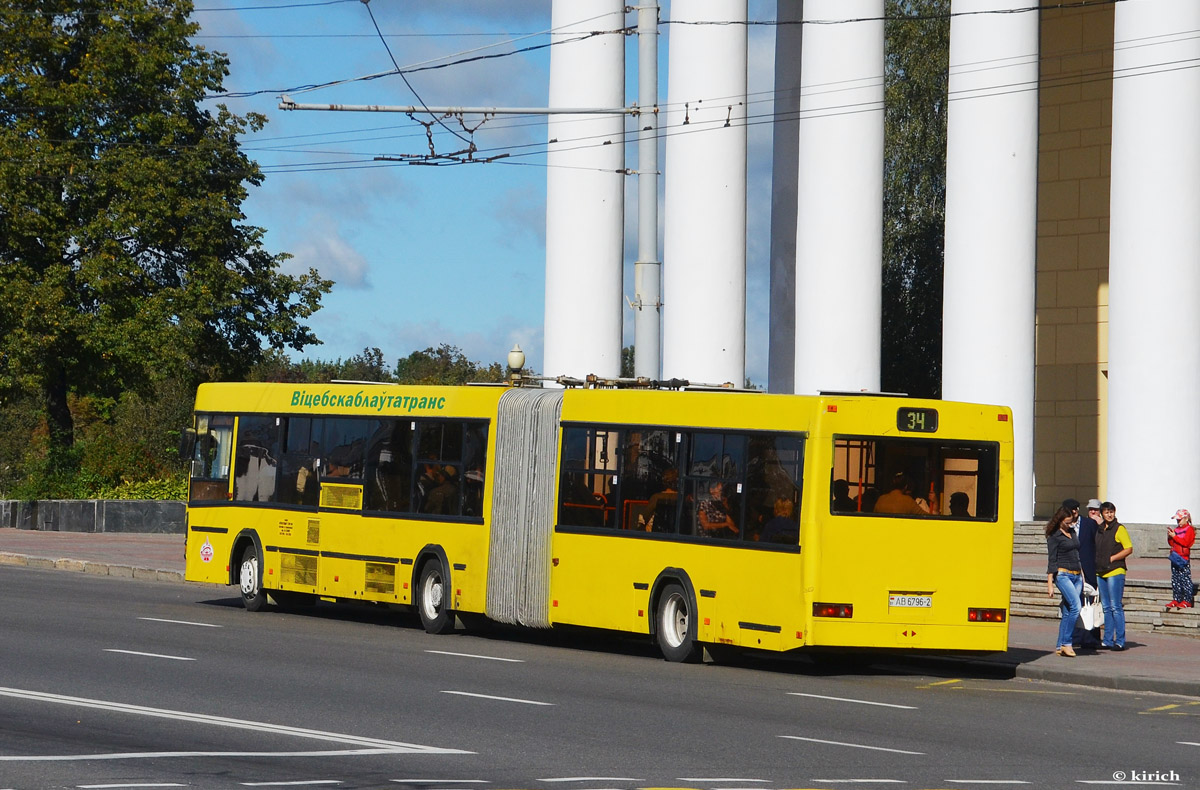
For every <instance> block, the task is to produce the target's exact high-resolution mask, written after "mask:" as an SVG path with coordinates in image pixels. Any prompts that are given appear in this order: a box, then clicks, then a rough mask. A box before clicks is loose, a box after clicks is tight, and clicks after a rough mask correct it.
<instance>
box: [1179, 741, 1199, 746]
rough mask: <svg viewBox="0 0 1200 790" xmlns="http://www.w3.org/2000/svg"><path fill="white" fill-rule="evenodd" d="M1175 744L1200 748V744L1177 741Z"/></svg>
mask: <svg viewBox="0 0 1200 790" xmlns="http://www.w3.org/2000/svg"><path fill="white" fill-rule="evenodd" d="M1175 743H1177V744H1179V745H1180V746H1200V743H1193V742H1192V741H1175Z"/></svg>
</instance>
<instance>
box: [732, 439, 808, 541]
mask: <svg viewBox="0 0 1200 790" xmlns="http://www.w3.org/2000/svg"><path fill="white" fill-rule="evenodd" d="M747 468H748V473H747V489H748V490H747V499H748V502H747V504H746V521H747V527H746V529H747V533H748V538H749V539H754V540H759V541H762V542H765V543H783V544H788V545H796V543H797V542H798V541H799V540H800V523H799V516H800V491H801V475H802V474H803V469H804V439H803V438H802V437H799V436H790V435H765V436H764V435H756V436H752V437H751V438H750V459H749V462H748V464H747Z"/></svg>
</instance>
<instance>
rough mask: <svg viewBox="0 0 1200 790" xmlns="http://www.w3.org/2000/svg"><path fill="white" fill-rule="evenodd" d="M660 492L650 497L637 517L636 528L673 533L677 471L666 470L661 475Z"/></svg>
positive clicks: (676, 497) (676, 500)
mask: <svg viewBox="0 0 1200 790" xmlns="http://www.w3.org/2000/svg"><path fill="white" fill-rule="evenodd" d="M662 486H663V488H662V490H661V491H658V492H657V493H654V494H652V495H651V496H650V500H649V501H648V502H647V503H646V508H645V510H643V511H642V514H641V515H640V516H638V527H639V528H641V529H644V530H645V531H646V532H674V531H675V505H676V503H677V502H679V470H677V469H667V470H666V471H665V472H663V474H662Z"/></svg>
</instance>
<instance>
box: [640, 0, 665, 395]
mask: <svg viewBox="0 0 1200 790" xmlns="http://www.w3.org/2000/svg"><path fill="white" fill-rule="evenodd" d="M637 11H638V107H639V109H640V110H641V112H640V113H639V114H638V115H637V117H636V120H637V126H638V257H637V261H636V262H635V263H634V264H633V283H634V303H633V309H634V319H633V333H634V334H633V336H634V352H633V375H635V376H638V377H645V378H648V379H652V380H656V379H658V378H660V374H661V369H662V365H661V364H660V362H659V347H660V345H661V340H662V338H661V331H660V328H661V309H660V308H661V307H662V299H661V296H660V295H661V291H662V264H661V262H660V261H659V260H658V3H649V4H646V5H642V6H639V7H638V10H637Z"/></svg>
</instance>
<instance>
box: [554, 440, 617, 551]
mask: <svg viewBox="0 0 1200 790" xmlns="http://www.w3.org/2000/svg"><path fill="white" fill-rule="evenodd" d="M618 438H619V437H618V432H617V431H604V430H597V429H592V428H565V429H563V453H562V458H563V461H562V472H561V475H560V477H559V508H558V523H559V524H562V525H565V526H571V527H609V528H614V527H615V526H616V523H615V522H616V511H617V508H616V500H615V498H614V493H615V492H614V490H613V478H614V477H615V476H616V474H617V448H618V446H619V444H618Z"/></svg>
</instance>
